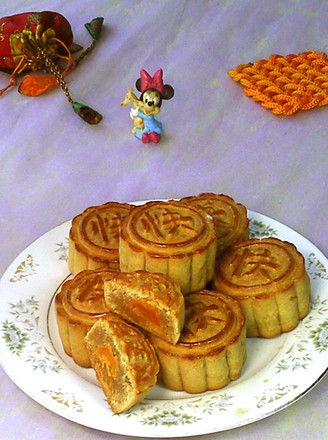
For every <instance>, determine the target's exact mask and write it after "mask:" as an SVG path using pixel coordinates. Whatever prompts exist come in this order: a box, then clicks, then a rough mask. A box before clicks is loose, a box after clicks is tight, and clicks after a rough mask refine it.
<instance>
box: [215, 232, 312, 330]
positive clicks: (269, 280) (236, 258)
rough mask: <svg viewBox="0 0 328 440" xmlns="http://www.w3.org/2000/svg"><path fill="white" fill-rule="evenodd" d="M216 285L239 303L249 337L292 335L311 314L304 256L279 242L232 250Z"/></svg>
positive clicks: (273, 240)
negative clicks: (286, 333) (287, 333)
mask: <svg viewBox="0 0 328 440" xmlns="http://www.w3.org/2000/svg"><path fill="white" fill-rule="evenodd" d="M213 286H214V288H215V289H217V290H219V291H220V292H224V293H226V294H227V295H230V296H232V297H233V298H235V299H237V300H238V301H239V302H240V304H241V306H242V309H243V311H244V314H245V316H246V323H247V336H261V337H265V338H271V337H274V336H277V335H279V334H280V333H283V332H288V331H290V330H293V329H294V328H295V327H296V326H297V325H298V322H299V320H300V319H302V318H304V317H305V316H306V315H307V313H308V311H309V304H310V292H311V287H310V279H309V276H308V274H307V273H306V270H305V263H304V257H303V255H301V254H300V252H298V250H297V249H296V247H295V246H294V245H293V244H292V243H289V242H287V241H281V240H279V239H278V238H273V237H270V238H264V239H256V238H253V239H250V240H247V241H244V242H242V243H240V244H238V245H236V246H234V247H233V248H232V249H231V250H228V251H227V252H226V253H225V254H223V255H222V258H221V260H220V264H219V265H218V268H217V274H216V276H215V279H214V281H213Z"/></svg>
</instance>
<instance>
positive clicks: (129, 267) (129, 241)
mask: <svg viewBox="0 0 328 440" xmlns="http://www.w3.org/2000/svg"><path fill="white" fill-rule="evenodd" d="M215 253H216V233H215V227H214V222H213V219H212V218H211V217H210V216H209V215H208V214H206V213H205V211H203V210H200V209H198V208H195V207H191V206H187V205H184V204H182V203H180V202H178V201H168V202H162V201H158V202H148V203H145V204H144V205H140V206H136V207H135V208H133V209H132V210H131V211H130V212H129V214H128V215H126V216H125V217H124V218H123V219H122V223H121V230H120V240H119V255H120V270H121V271H122V272H133V271H136V270H146V271H147V272H157V273H163V274H165V275H168V276H169V278H171V279H172V280H174V281H177V282H178V283H179V284H180V288H181V291H182V293H183V294H186V293H187V292H190V291H196V290H199V289H202V288H204V287H205V286H206V284H207V283H208V282H209V281H210V280H211V279H212V278H213V276H214V271H215Z"/></svg>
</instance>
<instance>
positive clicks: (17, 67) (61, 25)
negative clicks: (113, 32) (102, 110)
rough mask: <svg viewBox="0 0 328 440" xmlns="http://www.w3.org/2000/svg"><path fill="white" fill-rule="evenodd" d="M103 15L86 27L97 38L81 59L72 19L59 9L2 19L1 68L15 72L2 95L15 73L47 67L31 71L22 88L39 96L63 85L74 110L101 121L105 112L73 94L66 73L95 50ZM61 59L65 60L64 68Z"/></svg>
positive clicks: (0, 20)
mask: <svg viewBox="0 0 328 440" xmlns="http://www.w3.org/2000/svg"><path fill="white" fill-rule="evenodd" d="M102 23H103V18H102V17H98V18H95V19H94V20H92V21H91V22H90V23H86V24H85V27H86V29H87V30H88V32H89V34H90V35H91V37H92V38H93V42H92V44H91V45H90V46H89V47H88V48H87V49H86V50H84V51H83V52H82V53H81V54H80V56H79V57H78V58H77V59H73V57H72V49H71V48H72V47H74V48H75V49H76V48H77V49H78V50H81V49H82V48H81V47H80V46H77V45H74V44H73V32H72V28H71V25H70V23H69V22H68V20H67V19H66V18H65V17H64V16H63V15H61V14H59V13H58V12H52V11H42V12H24V13H21V14H16V15H12V16H9V17H4V18H1V19H0V70H6V71H9V72H10V73H11V78H10V82H9V84H8V86H7V87H5V88H4V89H2V90H0V96H1V95H2V94H3V93H4V92H5V91H6V90H8V89H9V88H10V87H12V86H14V85H15V84H16V80H15V76H16V75H17V74H20V73H22V72H23V71H24V70H32V71H43V72H45V73H48V74H49V73H50V74H51V76H47V75H27V76H25V78H24V79H23V80H22V83H21V85H20V87H19V92H20V93H22V94H24V95H27V96H38V95H40V94H42V93H44V92H45V91H47V90H48V89H49V88H51V87H54V86H56V85H60V86H61V88H62V89H63V90H64V92H65V94H66V96H67V99H68V101H69V102H70V103H71V104H72V106H73V110H74V111H75V112H76V113H77V114H78V115H79V116H80V117H81V118H82V119H84V120H85V121H86V122H88V123H89V124H97V123H98V122H100V121H101V119H102V116H101V115H100V114H99V113H97V112H96V111H95V110H93V109H91V108H90V107H88V106H84V105H83V104H80V103H76V102H75V101H73V99H72V98H71V96H70V93H69V91H68V87H67V83H66V81H65V77H66V76H67V75H68V74H69V73H70V72H71V71H72V70H73V69H74V68H75V67H76V66H77V65H78V63H79V62H80V61H81V60H82V59H83V58H84V57H85V56H86V55H87V54H88V53H90V52H91V50H93V48H94V47H95V43H96V40H98V38H99V35H100V30H101V27H102ZM57 60H65V61H66V65H65V67H64V68H61V67H59V65H58V64H57Z"/></svg>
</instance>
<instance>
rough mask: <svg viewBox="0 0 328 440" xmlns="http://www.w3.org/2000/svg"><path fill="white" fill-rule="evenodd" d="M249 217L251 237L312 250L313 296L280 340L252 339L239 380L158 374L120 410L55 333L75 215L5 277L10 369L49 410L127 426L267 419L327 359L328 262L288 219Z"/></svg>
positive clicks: (3, 318)
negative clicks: (192, 382)
mask: <svg viewBox="0 0 328 440" xmlns="http://www.w3.org/2000/svg"><path fill="white" fill-rule="evenodd" d="M249 217H250V236H251V237H258V238H263V237H267V236H271V235H274V236H276V237H278V238H281V239H284V240H288V241H290V242H292V243H294V244H295V245H296V247H297V248H298V250H299V251H300V252H301V253H302V254H303V255H304V257H305V261H306V267H307V271H308V273H309V276H310V278H311V284H312V298H311V310H310V312H309V314H308V315H307V316H306V318H304V319H303V321H301V322H300V323H299V325H298V327H297V328H296V329H295V330H293V331H292V332H290V333H288V334H283V335H281V336H279V337H277V338H274V339H273V340H266V341H263V340H261V339H259V338H249V339H248V341H247V344H248V346H247V351H248V353H249V354H248V360H247V362H246V364H245V368H244V370H243V374H242V377H241V378H240V379H238V380H237V381H235V382H231V383H230V384H229V385H228V386H227V387H225V388H223V389H221V390H217V391H211V392H206V393H202V394H199V395H190V394H187V393H178V392H173V391H170V390H166V389H164V388H163V386H161V385H160V384H159V385H158V386H156V387H155V388H156V390H155V392H154V393H152V392H151V393H150V394H149V396H148V397H147V398H146V399H144V400H143V401H142V402H141V403H140V404H139V405H137V406H135V407H133V408H131V409H130V410H129V411H127V412H125V413H122V414H119V415H115V414H113V413H112V412H111V410H110V408H109V406H108V404H107V402H106V400H105V398H104V394H103V393H102V391H101V389H100V388H99V386H97V384H96V381H95V379H94V377H93V376H92V372H90V371H86V370H89V369H80V367H76V366H75V365H74V362H72V360H71V358H69V357H68V356H66V355H65V353H64V352H63V350H62V347H61V344H60V339H59V337H58V334H57V328H56V322H55V318H54V307H53V298H54V295H55V293H56V291H57V290H58V288H59V287H60V285H61V283H62V282H63V281H64V280H65V279H66V278H67V277H68V276H69V271H68V267H67V249H68V238H67V237H68V232H69V227H70V222H67V223H65V224H63V225H61V226H58V227H57V228H55V229H53V230H51V231H49V232H48V233H47V234H45V235H44V236H42V237H40V238H39V239H38V240H37V241H36V242H34V243H33V244H32V245H30V246H29V247H28V248H27V249H26V250H25V251H23V252H22V253H21V254H20V255H19V256H18V257H17V258H16V260H15V261H14V262H13V263H12V265H11V266H10V267H9V268H8V270H7V272H6V273H5V274H4V276H3V278H2V279H1V281H0V303H1V307H0V359H1V361H2V365H3V367H4V369H5V370H6V372H7V374H8V375H9V376H10V377H11V378H12V379H13V380H14V381H15V383H16V384H17V385H18V386H20V387H21V388H22V390H23V391H24V392H25V393H27V394H28V395H30V396H31V397H32V398H33V399H35V400H36V401H38V402H39V403H40V404H42V405H43V406H45V407H46V408H48V409H50V410H51V411H53V412H55V413H57V414H60V415H61V416H63V417H66V418H68V419H70V420H74V421H76V422H78V423H81V424H84V425H86V426H89V427H93V428H97V429H100V430H103V431H108V432H113V433H118V434H124V435H135V432H136V430H138V429H142V432H143V436H144V437H151V436H152V437H157V436H158V437H162V436H165V437H178V436H187V435H190V431H189V429H190V426H192V427H193V435H197V434H206V433H210V432H217V431H222V430H226V429H229V428H232V427H237V426H242V425H245V424H247V423H250V422H253V421H255V420H259V419H262V418H264V417H267V416H269V415H271V414H273V413H275V412H277V411H279V410H281V409H283V408H284V407H286V406H287V405H290V404H292V403H293V402H295V401H296V400H298V399H299V398H300V397H302V396H303V395H304V394H305V392H307V391H309V390H310V389H311V388H312V387H313V386H314V385H315V384H316V383H317V382H318V381H319V380H320V378H321V377H322V376H323V375H324V373H325V372H326V371H327V368H328V319H327V311H328V262H327V259H326V258H325V257H324V256H323V255H322V253H321V252H320V251H319V250H318V249H317V248H315V246H313V245H312V244H311V243H310V242H309V241H308V240H306V239H305V238H303V237H302V236H300V235H299V234H297V233H296V232H295V231H293V230H291V229H290V228H288V227H286V226H284V225H282V224H281V223H279V222H277V221H275V220H273V219H270V218H268V217H266V216H263V215H261V214H257V213H255V212H251V211H250V212H249ZM263 356H264V361H260V357H261V359H262V358H263ZM22 368H23V369H24V373H25V374H24V379H23V378H22V374H21V372H22ZM218 414H222V417H218V416H217V415H218Z"/></svg>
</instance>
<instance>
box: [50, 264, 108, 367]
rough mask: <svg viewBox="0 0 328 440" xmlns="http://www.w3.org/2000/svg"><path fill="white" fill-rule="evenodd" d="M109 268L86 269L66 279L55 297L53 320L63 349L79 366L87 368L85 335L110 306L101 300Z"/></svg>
mask: <svg viewBox="0 0 328 440" xmlns="http://www.w3.org/2000/svg"><path fill="white" fill-rule="evenodd" d="M115 274H116V272H115V271H111V270H103V269H98V270H94V271H92V270H85V271H82V272H80V273H78V274H77V275H76V276H75V277H74V278H73V279H71V280H68V281H66V282H65V283H64V284H63V286H62V288H61V290H60V292H59V293H57V295H56V298H55V309H56V319H57V324H58V330H59V334H60V338H61V341H62V344H63V348H64V350H65V352H66V353H67V354H68V355H69V356H71V357H72V358H73V359H74V361H75V362H76V363H77V364H78V365H80V366H82V367H90V366H91V364H90V360H89V356H88V354H87V352H86V348H85V343H84V337H85V335H86V333H87V332H88V330H89V329H90V328H91V326H92V325H93V324H94V323H95V322H96V321H97V320H98V319H99V318H100V317H102V316H106V315H108V314H109V313H110V312H109V309H108V307H107V306H106V303H105V300H104V279H108V278H111V277H112V276H114V275H115Z"/></svg>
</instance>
